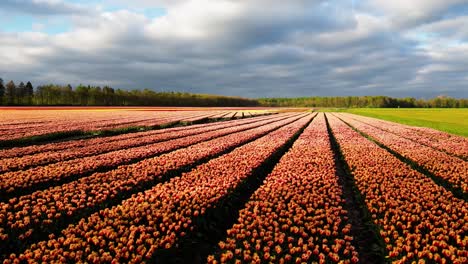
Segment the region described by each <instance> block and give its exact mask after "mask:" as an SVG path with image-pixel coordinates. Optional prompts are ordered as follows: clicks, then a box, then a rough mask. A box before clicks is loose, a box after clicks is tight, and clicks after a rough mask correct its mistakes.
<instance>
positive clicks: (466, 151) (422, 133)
mask: <svg viewBox="0 0 468 264" xmlns="http://www.w3.org/2000/svg"><path fill="white" fill-rule="evenodd" d="M342 115H343V116H346V117H349V118H353V119H355V120H357V121H360V122H363V123H366V124H369V125H372V126H375V127H377V128H380V129H383V130H387V131H389V132H392V133H395V134H397V135H400V136H402V137H405V138H408V139H411V140H414V141H416V142H419V143H421V144H424V145H426V146H429V147H432V148H435V149H438V150H441V151H444V152H446V153H448V154H452V155H455V156H458V157H461V158H463V159H465V160H466V159H468V139H467V138H465V137H462V136H456V135H451V134H448V133H445V132H442V131H438V130H435V129H431V128H426V127H413V126H406V125H402V124H397V123H393V122H388V121H384V120H380V119H376V118H371V117H365V116H358V115H352V114H342Z"/></svg>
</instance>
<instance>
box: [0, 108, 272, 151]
mask: <svg viewBox="0 0 468 264" xmlns="http://www.w3.org/2000/svg"><path fill="white" fill-rule="evenodd" d="M264 118H269V117H256V118H255V119H251V120H245V121H246V122H249V121H254V120H263V119H264ZM168 121H169V122H174V120H168ZM175 121H177V120H175ZM213 125H217V124H216V123H208V124H199V125H192V126H190V129H192V128H200V127H209V126H213ZM186 129H188V128H186V127H174V128H167V129H161V130H150V131H144V132H138V133H126V134H121V135H117V136H110V137H98V138H90V139H81V140H71V141H64V142H54V143H49V144H42V145H32V146H25V147H14V148H9V149H2V150H0V158H1V159H7V158H14V157H21V156H26V155H34V154H37V153H42V152H57V151H62V150H64V149H75V148H76V149H77V148H84V147H89V146H92V145H98V144H105V143H109V142H112V141H119V140H127V139H131V138H137V137H144V136H150V135H156V134H160V133H171V132H175V131H181V130H186Z"/></svg>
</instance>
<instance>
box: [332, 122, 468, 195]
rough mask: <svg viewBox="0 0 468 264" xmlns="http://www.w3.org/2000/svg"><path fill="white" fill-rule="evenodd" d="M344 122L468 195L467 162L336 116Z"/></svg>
mask: <svg viewBox="0 0 468 264" xmlns="http://www.w3.org/2000/svg"><path fill="white" fill-rule="evenodd" d="M337 116H339V117H340V118H342V119H343V120H344V121H345V122H347V123H349V124H350V125H352V126H354V127H355V128H356V129H358V130H360V131H362V132H364V133H365V134H367V135H369V136H371V137H372V138H374V139H376V140H377V141H379V142H380V143H382V144H384V145H386V146H387V147H389V148H390V149H392V150H394V151H395V152H398V153H399V154H401V155H402V156H403V157H405V158H407V159H409V160H412V161H414V162H416V163H417V164H418V165H420V166H422V167H423V168H425V169H426V170H428V171H430V172H431V173H433V174H434V175H435V176H437V177H440V178H442V179H444V180H446V181H448V182H449V183H451V184H452V185H453V186H454V187H456V188H460V189H461V190H462V191H463V192H465V193H468V177H467V171H468V162H467V161H464V160H462V159H460V158H457V157H454V156H451V155H448V154H447V153H444V152H441V151H438V150H435V149H433V148H431V147H427V146H425V145H422V144H419V143H416V142H414V141H412V140H409V139H406V138H403V137H400V136H397V135H395V134H393V133H390V132H387V131H384V130H381V129H378V128H375V127H373V126H370V125H367V124H365V123H362V122H359V121H356V120H354V119H351V118H349V117H347V116H343V115H340V114H338V115H337Z"/></svg>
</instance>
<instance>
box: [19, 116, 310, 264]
mask: <svg viewBox="0 0 468 264" xmlns="http://www.w3.org/2000/svg"><path fill="white" fill-rule="evenodd" d="M310 119H311V115H310V114H309V115H306V116H304V117H302V118H300V119H299V120H297V121H295V122H293V123H291V124H289V125H286V126H283V127H280V128H278V129H277V130H275V131H273V132H271V133H269V134H267V135H265V136H263V137H261V138H259V139H257V140H255V141H252V142H251V143H248V144H245V145H243V146H241V147H239V148H237V149H235V150H234V151H232V152H230V153H228V154H225V155H223V156H220V157H218V158H215V159H212V160H210V161H209V162H207V163H205V164H202V165H200V166H198V167H196V168H194V169H193V170H192V171H190V172H188V173H185V174H182V176H180V177H176V178H173V179H171V180H170V181H169V182H166V183H160V184H157V185H156V186H154V187H153V188H151V189H150V190H148V191H145V192H142V193H139V194H137V195H134V196H133V197H131V198H130V199H127V200H125V201H123V202H122V203H121V204H120V205H118V206H114V207H112V208H106V209H104V210H101V211H99V212H97V213H95V214H92V215H91V216H89V217H88V218H84V219H82V220H81V221H79V222H78V223H77V224H76V225H70V226H69V227H68V228H66V229H65V230H63V231H62V234H63V235H62V236H60V237H58V238H53V237H51V239H50V240H48V241H43V242H39V243H37V244H33V245H32V246H31V247H30V248H29V249H27V250H26V251H25V252H23V253H21V254H19V255H18V256H16V255H14V254H13V255H12V256H10V258H11V259H13V260H12V261H14V259H15V257H17V259H16V260H22V261H24V260H32V261H40V260H42V261H46V262H53V261H61V262H66V261H69V262H78V261H87V262H93V263H98V262H112V261H117V262H128V263H139V262H141V261H143V260H145V259H151V258H152V256H153V254H154V252H155V251H156V250H158V249H168V248H172V247H175V246H176V243H177V241H178V239H179V238H181V237H184V236H185V235H186V234H187V232H190V231H191V230H192V229H193V228H194V226H193V223H194V221H193V219H194V218H199V217H203V215H204V214H205V212H206V211H207V210H209V209H210V208H213V207H216V206H217V205H218V204H219V202H220V201H222V200H224V199H226V197H228V196H229V195H230V194H232V193H233V192H235V191H236V189H237V187H238V186H240V185H241V184H242V183H243V182H245V181H246V180H247V179H248V178H249V177H255V176H254V175H252V172H253V171H255V169H256V168H259V167H261V166H262V165H263V164H264V163H265V161H266V160H267V159H269V157H271V156H272V155H274V154H275V153H276V151H278V150H279V149H281V148H282V147H283V146H284V145H285V144H286V143H287V142H288V141H289V140H290V139H291V138H292V137H293V136H294V135H295V134H296V133H298V131H300V129H301V128H302V127H304V126H305V125H306V124H307V123H308V122H309V120H310Z"/></svg>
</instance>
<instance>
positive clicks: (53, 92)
mask: <svg viewBox="0 0 468 264" xmlns="http://www.w3.org/2000/svg"><path fill="white" fill-rule="evenodd" d="M0 105H12V106H13V105H17V106H29V105H39V106H65V105H67V106H258V105H259V104H258V102H257V101H256V100H253V99H247V98H241V97H230V96H218V95H209V94H191V93H181V92H155V91H152V90H149V89H144V90H136V89H135V90H122V89H114V88H112V87H110V86H104V87H100V86H91V85H78V86H76V87H75V88H73V87H72V86H71V85H57V84H47V85H39V86H37V87H36V89H34V88H33V86H32V84H31V82H27V84H24V83H23V82H21V83H20V84H19V85H15V83H14V82H13V81H9V82H8V83H6V84H4V81H3V80H2V79H1V78H0Z"/></svg>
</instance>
